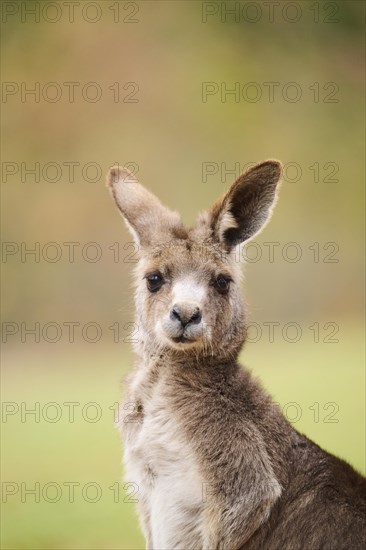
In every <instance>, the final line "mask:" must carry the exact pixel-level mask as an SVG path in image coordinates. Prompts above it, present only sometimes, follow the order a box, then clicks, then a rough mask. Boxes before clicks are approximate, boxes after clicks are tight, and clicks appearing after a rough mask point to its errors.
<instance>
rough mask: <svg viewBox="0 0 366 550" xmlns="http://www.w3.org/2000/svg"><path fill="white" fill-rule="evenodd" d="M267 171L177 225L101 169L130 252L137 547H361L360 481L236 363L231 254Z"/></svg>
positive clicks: (268, 183) (275, 178) (129, 452)
mask: <svg viewBox="0 0 366 550" xmlns="http://www.w3.org/2000/svg"><path fill="white" fill-rule="evenodd" d="M281 173H282V167H281V164H280V162H278V161H275V160H268V161H266V162H263V163H261V164H258V165H256V166H254V167H253V168H251V169H249V170H248V171H246V172H245V173H244V174H242V175H241V176H240V177H239V178H238V179H237V180H236V181H235V183H234V184H233V185H232V186H231V188H230V189H229V191H228V192H227V193H226V194H225V195H224V196H223V197H222V198H221V199H220V200H218V201H217V202H216V203H215V204H214V205H213V206H212V207H211V209H209V210H208V211H206V212H204V213H201V214H200V215H199V217H198V220H197V223H196V225H195V226H194V227H193V228H189V229H187V228H185V227H184V225H183V224H182V222H181V220H180V218H179V215H178V214H177V213H175V212H172V211H171V210H169V209H167V208H166V207H164V206H163V205H162V204H161V202H160V201H159V200H158V199H157V198H156V197H155V196H154V195H153V194H151V193H150V192H149V191H147V190H146V189H145V188H144V187H143V186H142V185H141V184H140V183H139V182H138V181H137V179H136V178H135V177H134V176H133V175H132V174H131V173H130V172H129V171H128V170H127V169H126V168H121V167H113V168H111V170H110V171H109V174H108V177H107V185H108V187H109V189H110V190H111V193H112V196H113V198H114V200H115V202H116V203H117V206H118V208H119V211H120V213H121V214H122V216H123V218H124V219H125V221H126V223H127V226H128V227H129V229H130V230H131V232H132V234H133V237H134V239H135V240H136V242H137V243H138V249H139V259H138V262H137V265H136V272H135V281H136V310H137V323H138V327H139V341H138V343H137V344H136V345H135V351H136V353H137V356H138V362H137V366H136V368H135V370H134V371H133V373H132V374H131V375H130V376H129V379H128V381H127V394H126V397H125V402H124V404H122V405H121V416H120V429H121V432H122V436H123V439H124V446H125V454H124V462H125V470H126V480H127V481H129V482H132V483H134V484H135V485H136V487H137V497H138V501H139V502H138V509H139V517H140V522H141V527H142V530H143V533H144V536H145V538H146V548H148V549H154V550H172V549H179V550H202V549H203V550H239V549H243V550H244V549H245V550H262V549H263V550H303V549H305V550H358V549H360V550H361V548H362V549H363V548H365V543H366V540H365V531H366V529H365V516H366V510H365V495H366V480H365V478H363V477H361V475H360V474H358V473H357V472H356V471H355V470H353V469H352V467H351V466H349V465H348V464H347V463H346V462H344V461H343V460H340V459H339V458H336V457H335V456H332V455H331V454H328V453H327V452H325V451H324V450H322V449H321V448H320V447H319V446H318V445H316V444H315V443H313V442H312V441H311V440H309V439H308V438H307V437H305V436H304V435H302V434H300V433H299V432H297V431H296V430H295V429H294V428H293V426H292V425H291V424H290V423H289V422H288V421H287V419H286V418H285V417H284V416H283V414H282V413H281V411H280V409H279V408H278V407H277V406H276V405H275V404H274V403H273V401H272V400H271V397H270V396H269V395H268V394H267V393H266V392H265V391H264V389H263V388H262V387H261V385H260V383H259V382H258V381H257V380H256V379H254V378H253V377H252V375H251V374H250V372H249V371H247V370H245V369H244V368H242V367H241V366H240V365H239V364H238V362H237V358H238V354H239V351H240V350H241V348H242V346H243V343H244V341H245V336H246V329H245V326H246V325H245V308H244V302H243V299H242V296H241V293H240V288H239V286H240V285H239V282H240V266H239V265H238V264H239V262H238V261H237V255H236V253H235V251H236V250H237V247H238V246H241V245H242V243H245V242H246V241H248V239H251V238H253V237H254V236H255V235H257V234H258V232H259V231H260V230H261V229H262V228H263V226H264V225H265V224H266V223H267V221H268V220H269V218H270V216H271V212H272V209H273V206H274V203H275V200H276V197H277V190H278V187H279V183H280V179H281Z"/></svg>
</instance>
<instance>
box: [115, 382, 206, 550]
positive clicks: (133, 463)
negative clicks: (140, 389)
mask: <svg viewBox="0 0 366 550" xmlns="http://www.w3.org/2000/svg"><path fill="white" fill-rule="evenodd" d="M140 409H142V414H141V415H140V417H139V418H138V421H137V422H136V421H133V422H132V420H136V419H133V418H132V415H128V414H127V416H126V417H125V418H124V430H123V431H124V439H125V457H124V459H125V469H126V481H127V482H129V483H133V484H135V485H134V486H135V490H136V491H137V493H136V496H137V498H138V500H139V502H140V510H141V512H142V514H143V515H145V520H146V522H147V529H148V530H150V537H151V539H152V543H153V547H154V548H179V541H181V540H182V530H186V531H187V534H186V537H185V540H186V543H189V542H190V544H187V546H186V548H189V547H192V548H194V547H199V544H200V522H201V519H200V516H201V514H200V511H202V506H203V499H202V494H203V479H202V477H201V475H200V472H199V468H198V466H197V464H196V461H195V457H194V455H193V452H192V449H191V447H190V442H189V441H188V440H187V439H186V438H185V437H184V436H183V434H182V431H181V429H180V428H179V423H178V421H177V419H176V417H175V416H174V414H173V412H172V410H171V409H170V407H169V401H168V400H167V396H166V395H163V393H162V391H159V390H158V389H157V390H156V391H154V392H152V395H151V396H150V397H149V398H147V399H145V400H143V401H142V403H141V405H140ZM143 521H144V520H143ZM177 537H179V541H178V539H177ZM183 540H184V539H183Z"/></svg>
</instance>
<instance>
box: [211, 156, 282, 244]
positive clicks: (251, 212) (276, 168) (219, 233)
mask: <svg viewBox="0 0 366 550" xmlns="http://www.w3.org/2000/svg"><path fill="white" fill-rule="evenodd" d="M281 174H282V166H281V163H280V162H278V161H276V160H267V161H265V162H262V163H261V164H257V165H256V166H254V167H253V168H250V169H249V170H247V171H246V172H245V173H244V174H242V175H241V176H239V178H238V179H237V180H236V182H235V183H234V184H233V185H232V186H231V188H230V189H229V191H228V192H227V193H226V195H224V197H223V198H221V199H220V200H218V201H217V202H216V203H215V204H214V205H213V207H212V208H211V210H210V212H209V220H210V225H211V230H212V232H213V234H214V236H215V237H216V238H217V239H218V240H219V241H220V242H221V244H222V245H223V246H224V247H225V249H226V250H228V251H230V250H231V249H232V248H233V247H234V246H236V245H238V244H240V243H242V242H244V241H247V240H248V239H251V238H252V237H254V235H256V234H257V233H258V232H259V231H260V230H261V229H262V228H263V227H264V225H265V224H266V223H267V221H268V220H269V219H270V217H271V213H272V208H273V206H274V203H275V199H276V188H277V185H278V183H279V181H280V178H281Z"/></svg>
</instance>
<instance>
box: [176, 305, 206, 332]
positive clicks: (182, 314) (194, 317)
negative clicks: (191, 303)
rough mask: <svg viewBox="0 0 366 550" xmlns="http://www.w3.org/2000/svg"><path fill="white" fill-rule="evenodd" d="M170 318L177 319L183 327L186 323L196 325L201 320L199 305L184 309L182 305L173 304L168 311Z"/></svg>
mask: <svg viewBox="0 0 366 550" xmlns="http://www.w3.org/2000/svg"><path fill="white" fill-rule="evenodd" d="M170 317H171V319H178V321H180V323H181V325H182V326H183V327H186V326H187V325H198V323H200V322H201V319H202V315H201V311H200V308H199V307H195V308H194V309H192V308H189V309H186V308H184V306H179V305H178V304H175V305H174V306H173V309H172V311H171V312H170Z"/></svg>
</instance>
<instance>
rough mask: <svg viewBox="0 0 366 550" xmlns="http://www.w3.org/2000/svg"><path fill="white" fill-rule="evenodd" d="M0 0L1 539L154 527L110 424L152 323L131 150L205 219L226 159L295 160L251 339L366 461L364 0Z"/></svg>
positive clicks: (267, 372) (8, 542)
mask: <svg viewBox="0 0 366 550" xmlns="http://www.w3.org/2000/svg"><path fill="white" fill-rule="evenodd" d="M47 4H48V7H47ZM55 4H56V7H55ZM290 4H291V5H292V6H291V5H290ZM294 6H295V7H294ZM1 7H2V18H3V25H2V80H3V88H2V91H3V96H2V105H1V106H2V133H3V137H4V136H5V137H6V140H5V141H3V145H2V199H3V200H2V229H3V233H2V234H3V250H2V252H3V254H2V270H3V292H2V321H3V351H2V400H3V417H2V425H1V427H2V492H3V495H2V497H3V499H2V500H3V503H2V520H3V521H2V523H3V529H2V548H9V549H10V548H12V549H19V548H29V549H30V548H32V549H36V548H37V549H38V548H42V549H91V548H93V549H102V548H103V549H117V548H118V549H137V548H143V547H144V541H143V538H142V536H141V534H140V532H139V529H138V523H137V519H136V516H135V513H134V504H133V503H132V502H130V501H131V500H133V496H131V487H126V486H124V484H123V482H122V470H121V466H120V461H121V455H122V444H121V442H120V438H119V435H118V433H117V430H116V429H115V428H114V426H113V416H114V409H115V403H116V402H118V400H119V399H120V380H121V379H122V378H123V377H124V375H125V374H126V372H127V371H128V369H129V368H130V367H131V366H132V364H133V360H134V359H133V355H132V352H131V349H130V348H131V344H130V340H131V338H133V337H136V335H135V334H134V333H133V330H134V327H133V326H132V325H129V323H132V322H133V296H132V286H131V280H132V277H131V271H132V268H133V266H134V263H133V260H134V250H133V248H132V247H131V246H130V245H129V244H128V243H130V241H131V237H130V235H129V234H128V232H127V231H126V229H125V227H124V224H123V223H122V222H121V219H120V218H119V217H118V215H117V213H116V210H115V208H114V206H113V204H112V202H111V200H110V198H109V196H108V193H107V191H106V189H105V187H104V177H105V173H106V172H107V170H108V167H109V166H111V165H112V164H115V163H116V162H118V163H119V164H128V165H130V167H132V168H134V170H137V175H138V177H139V179H140V180H141V181H142V182H143V183H145V184H146V185H147V186H148V187H149V188H150V189H151V190H153V191H154V192H155V193H156V194H158V195H159V197H160V198H161V199H162V200H163V201H164V202H166V203H167V204H168V205H169V206H170V207H172V208H173V209H176V210H179V211H180V212H181V213H182V217H183V219H184V220H185V221H186V222H187V223H192V222H193V221H194V218H195V216H196V214H197V212H198V211H199V210H202V209H204V208H206V207H208V206H209V205H210V204H211V203H212V202H213V201H214V200H215V199H216V198H217V196H218V195H220V194H221V193H222V192H223V191H224V190H225V189H226V188H227V187H228V185H229V184H230V183H231V182H232V180H233V179H235V173H227V171H230V170H231V172H237V173H239V171H240V169H241V168H242V167H244V166H245V165H247V164H248V163H251V162H257V161H261V160H264V159H266V158H278V159H280V160H282V162H283V163H284V164H285V168H286V170H285V178H284V182H283V185H282V189H281V194H280V200H279V202H278V204H277V207H276V210H275V214H274V216H273V218H272V221H271V224H270V226H269V227H267V228H266V229H265V231H264V232H263V233H262V234H261V235H260V237H258V238H256V239H255V244H254V245H251V247H248V259H249V262H248V263H247V265H246V268H245V296H246V300H247V302H248V320H249V322H250V323H251V329H250V331H249V335H250V340H251V341H250V342H248V343H247V345H246V346H245V348H244V350H243V352H242V357H241V359H242V362H243V363H244V364H246V365H247V366H248V367H249V368H250V369H252V370H253V372H254V373H255V374H256V375H257V376H258V377H260V378H261V380H262V381H263V384H264V385H265V386H266V387H267V388H268V390H269V391H270V392H271V393H272V395H273V396H274V399H275V400H276V401H278V402H280V404H281V406H282V407H283V409H284V412H285V413H286V415H287V416H288V418H289V419H290V420H292V421H293V422H294V426H295V427H296V428H298V429H299V430H301V431H303V432H305V433H306V434H307V435H308V436H310V437H311V438H312V439H314V440H315V441H316V442H317V443H318V444H320V445H321V446H323V447H324V448H326V449H328V450H330V451H331V452H334V453H336V454H337V455H338V456H341V457H343V458H345V459H346V460H348V461H349V462H350V463H351V464H352V465H353V466H354V467H356V468H357V469H358V470H359V471H363V472H364V471H365V435H364V434H365V423H364V418H365V414H364V413H365V393H364V387H365V385H364V383H365V376H364V323H363V314H364V290H363V279H364V237H363V227H364V206H363V205H364V187H363V185H364V183H363V182H364V115H365V112H364V102H363V98H364V75H363V62H364V49H363V36H364V28H363V22H364V3H362V2H357V1H355V2H353V1H347V2H314V3H313V2H291V3H290V2H280V3H279V4H278V3H274V4H273V5H272V6H271V9H270V5H269V4H268V3H266V2H226V3H225V2H224V3H221V2H219V3H215V2H203V3H201V2H195V1H192V2H179V1H166V2H112V1H111V2H109V1H108V0H107V1H104V2H94V3H90V2H80V3H79V4H78V6H75V11H74V15H73V16H71V13H70V11H69V9H70V8H68V7H67V5H66V3H64V2H62V1H60V2H58V3H49V2H25V3H24V2H6V1H4V2H2V6H1ZM31 9H35V10H38V12H37V11H36V12H35V15H32V14H31V13H30V12H29V11H27V10H31ZM230 9H234V14H232V15H230V14H228V13H227V11H228V10H230ZM272 9H273V11H272ZM225 10H226V12H225ZM93 19H94V20H95V21H94V22H92V21H93ZM72 20H73V21H72ZM52 21H53V22H52ZM52 83H53V84H52ZM65 83H66V84H65ZM67 83H68V84H67ZM71 83H73V84H71ZM90 83H94V84H92V85H91V84H90ZM207 83H210V84H207ZM269 83H272V84H269ZM32 88H33V89H35V90H36V92H35V93H36V95H34V94H33V95H31V94H27V93H26V90H30V89H32ZM71 89H73V90H74V98H72V97H71V95H70V93H71V92H70V90H71ZM225 89H226V91H227V92H228V91H229V90H236V95H235V94H230V93H227V94H226V95H225ZM117 90H118V94H117ZM207 90H208V91H210V92H211V93H210V95H207V94H206V93H205V92H207ZM270 90H273V96H272V95H270ZM94 93H96V94H99V96H100V97H99V99H98V97H97V98H96V99H97V100H96V101H94V100H93V98H94ZM60 94H61V95H60ZM58 95H59V97H57V96H58ZM117 95H118V97H117ZM37 163H38V164H37ZM32 169H34V170H35V171H36V173H35V174H32V173H31V172H30V170H32ZM72 169H73V170H74V175H73V177H71V176H70V173H71V172H72ZM52 180H53V181H52ZM37 243H38V244H37ZM50 243H54V244H50ZM64 243H69V244H64ZM70 243H75V244H73V245H71V244H70ZM90 243H96V244H90ZM265 243H267V244H265ZM269 243H272V245H271V244H269ZM290 243H295V244H290ZM72 247H74V248H73V250H74V258H72V257H71V253H70V250H71V249H72ZM271 247H272V249H273V253H274V255H273V257H271V256H270V254H269V252H270V249H271ZM31 249H34V250H36V253H35V254H33V255H32V254H31V253H29V254H26V251H27V250H31ZM294 258H295V259H296V260H297V261H293V260H294ZM94 259H96V261H93V260H94ZM53 260H54V261H53ZM72 260H73V261H72ZM4 323H5V324H4ZM37 323H39V325H37ZM271 323H276V324H275V325H272V324H271ZM288 323H290V325H288ZM71 324H73V327H74V337H73V338H70V331H71V328H70V327H71ZM32 327H33V328H35V330H36V334H31V333H30V332H27V330H28V329H32ZM271 327H272V328H273V335H272V333H271V332H270V328H271ZM272 336H273V337H272ZM137 337H138V334H137ZM52 340H55V341H54V342H52ZM70 340H72V341H70ZM92 340H95V341H94V342H93V341H92ZM50 403H51V405H50ZM52 403H54V404H55V405H52ZM67 403H69V405H67ZM70 403H73V404H74V405H73V407H74V421H73V422H71V421H70V416H69V415H70V407H71V405H70ZM91 403H94V404H95V405H91ZM93 407H94V408H93ZM32 408H33V409H35V410H36V414H35V415H32V414H26V409H32ZM37 411H38V412H37ZM95 415H97V417H96V418H94V417H95ZM93 419H95V421H93ZM53 420H54V421H53ZM120 481H121V484H120V485H118V483H119V482H120ZM37 483H38V484H39V485H38V486H37V485H36V484H37ZM72 483H74V498H73V499H70V498H69V494H70V484H72ZM49 484H51V485H49ZM75 484H76V485H75ZM90 484H91V485H90ZM37 487H39V498H38V496H37V494H36V495H34V494H31V493H29V492H27V491H29V490H31V489H32V488H33V489H34V488H35V489H36V491H37V490H38V489H37ZM117 487H118V490H119V493H118V494H117ZM132 492H133V491H132ZM167 498H169V496H168V495H167ZM37 500H39V502H37ZM52 500H54V502H51V501H52ZM70 500H73V502H70ZM93 500H95V502H92V501H93Z"/></svg>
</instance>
